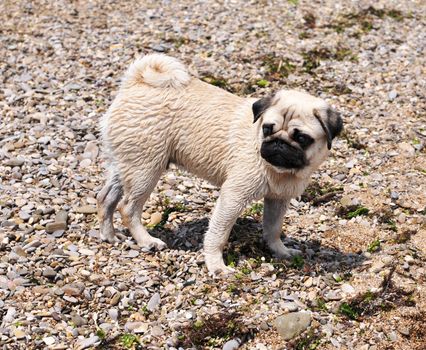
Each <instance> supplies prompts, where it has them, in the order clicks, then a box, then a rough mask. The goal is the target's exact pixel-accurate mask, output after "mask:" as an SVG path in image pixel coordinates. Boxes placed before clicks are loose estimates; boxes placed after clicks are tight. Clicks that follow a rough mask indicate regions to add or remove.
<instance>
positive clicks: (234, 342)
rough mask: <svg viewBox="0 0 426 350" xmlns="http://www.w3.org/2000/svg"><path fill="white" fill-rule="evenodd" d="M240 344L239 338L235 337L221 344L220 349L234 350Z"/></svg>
mask: <svg viewBox="0 0 426 350" xmlns="http://www.w3.org/2000/svg"><path fill="white" fill-rule="evenodd" d="M240 344H241V340H240V339H238V338H236V339H231V340H229V341H227V342H226V343H225V344H223V348H222V350H235V349H238V348H239V347H240Z"/></svg>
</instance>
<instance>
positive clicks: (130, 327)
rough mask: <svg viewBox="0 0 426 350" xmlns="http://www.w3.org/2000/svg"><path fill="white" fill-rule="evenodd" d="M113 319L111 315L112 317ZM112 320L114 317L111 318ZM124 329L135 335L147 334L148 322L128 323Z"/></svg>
mask: <svg viewBox="0 0 426 350" xmlns="http://www.w3.org/2000/svg"><path fill="white" fill-rule="evenodd" d="M110 317H111V315H110ZM111 318H112V317H111ZM124 329H125V330H126V331H128V332H133V333H137V334H138V333H146V332H147V331H148V323H146V322H127V323H126V324H125V325H124Z"/></svg>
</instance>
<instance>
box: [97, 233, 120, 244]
mask: <svg viewBox="0 0 426 350" xmlns="http://www.w3.org/2000/svg"><path fill="white" fill-rule="evenodd" d="M99 238H100V239H101V240H102V241H103V242H108V243H111V244H114V243H117V242H119V241H120V240H119V239H118V238H117V237H116V235H115V233H114V232H111V231H105V230H104V231H102V230H101V231H100V233H99Z"/></svg>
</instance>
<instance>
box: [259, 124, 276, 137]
mask: <svg viewBox="0 0 426 350" xmlns="http://www.w3.org/2000/svg"><path fill="white" fill-rule="evenodd" d="M274 125H275V124H263V125H262V130H263V136H264V137H267V136H269V135H272V133H273V129H274Z"/></svg>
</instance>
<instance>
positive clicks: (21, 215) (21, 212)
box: [19, 210, 31, 221]
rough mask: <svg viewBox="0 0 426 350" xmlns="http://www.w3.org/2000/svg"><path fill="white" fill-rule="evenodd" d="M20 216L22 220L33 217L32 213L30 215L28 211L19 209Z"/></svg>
mask: <svg viewBox="0 0 426 350" xmlns="http://www.w3.org/2000/svg"><path fill="white" fill-rule="evenodd" d="M19 217H20V218H21V219H22V220H24V221H27V220H28V219H29V218H30V217H31V215H30V214H28V213H27V212H26V211H23V210H20V211H19Z"/></svg>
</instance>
